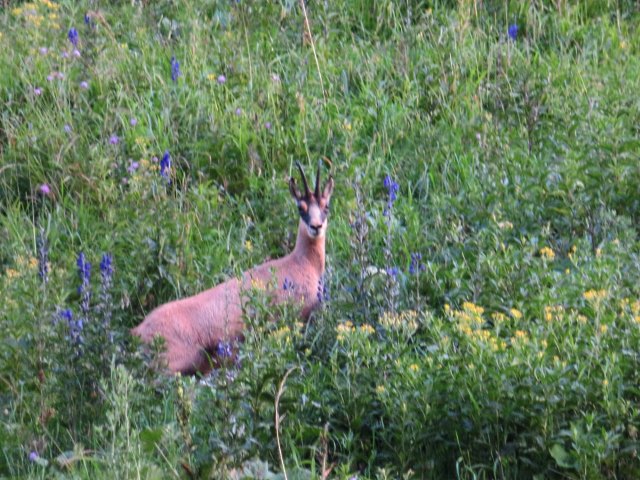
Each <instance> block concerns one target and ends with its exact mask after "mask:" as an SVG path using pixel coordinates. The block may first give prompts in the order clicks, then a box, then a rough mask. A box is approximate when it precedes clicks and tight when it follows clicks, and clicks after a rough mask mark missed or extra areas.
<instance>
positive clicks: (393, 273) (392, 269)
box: [387, 267, 399, 278]
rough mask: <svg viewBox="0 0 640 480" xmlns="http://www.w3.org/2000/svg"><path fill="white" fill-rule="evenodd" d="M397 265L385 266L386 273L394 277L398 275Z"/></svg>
mask: <svg viewBox="0 0 640 480" xmlns="http://www.w3.org/2000/svg"><path fill="white" fill-rule="evenodd" d="M398 272H399V270H398V267H389V268H387V275H389V276H390V277H393V278H396V277H397V276H398Z"/></svg>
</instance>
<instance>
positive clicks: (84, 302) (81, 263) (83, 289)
mask: <svg viewBox="0 0 640 480" xmlns="http://www.w3.org/2000/svg"><path fill="white" fill-rule="evenodd" d="M76 263H77V265H78V274H79V276H80V286H79V287H78V293H79V294H80V308H81V309H82V313H83V314H84V315H85V316H86V315H87V314H88V313H89V301H90V299H91V285H90V280H91V264H90V263H89V262H88V261H87V260H86V258H85V256H84V253H83V252H80V255H78V261H77V262H76Z"/></svg>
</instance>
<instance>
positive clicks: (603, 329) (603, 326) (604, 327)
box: [600, 325, 609, 335]
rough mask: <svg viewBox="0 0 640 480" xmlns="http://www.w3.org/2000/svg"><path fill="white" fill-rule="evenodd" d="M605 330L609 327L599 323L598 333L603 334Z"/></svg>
mask: <svg viewBox="0 0 640 480" xmlns="http://www.w3.org/2000/svg"><path fill="white" fill-rule="evenodd" d="M607 330H609V327H608V326H607V325H600V333H602V334H603V335H604V334H605V333H607Z"/></svg>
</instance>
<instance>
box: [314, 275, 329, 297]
mask: <svg viewBox="0 0 640 480" xmlns="http://www.w3.org/2000/svg"><path fill="white" fill-rule="evenodd" d="M316 296H317V297H318V302H320V303H325V302H328V301H329V300H330V299H329V285H328V282H327V279H326V275H325V274H324V273H323V274H322V275H321V276H320V279H319V280H318V292H317V295H316Z"/></svg>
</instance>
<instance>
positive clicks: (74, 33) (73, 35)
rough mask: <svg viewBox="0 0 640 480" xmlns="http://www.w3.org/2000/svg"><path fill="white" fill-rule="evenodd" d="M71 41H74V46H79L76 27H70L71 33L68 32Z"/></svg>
mask: <svg viewBox="0 0 640 480" xmlns="http://www.w3.org/2000/svg"><path fill="white" fill-rule="evenodd" d="M67 37H68V38H69V41H70V42H71V43H72V45H73V46H74V47H77V46H78V38H79V36H78V31H77V30H76V29H75V28H70V29H69V33H68V34H67Z"/></svg>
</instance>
